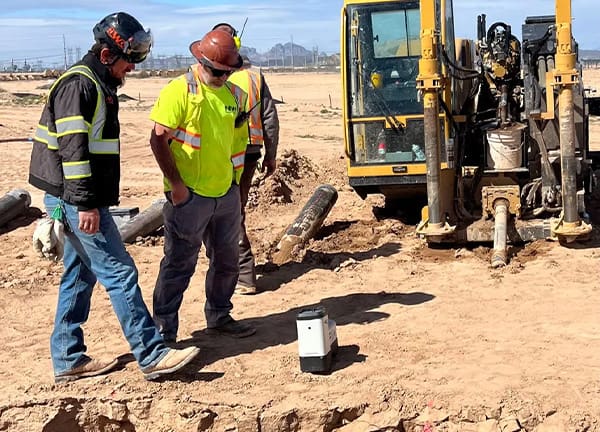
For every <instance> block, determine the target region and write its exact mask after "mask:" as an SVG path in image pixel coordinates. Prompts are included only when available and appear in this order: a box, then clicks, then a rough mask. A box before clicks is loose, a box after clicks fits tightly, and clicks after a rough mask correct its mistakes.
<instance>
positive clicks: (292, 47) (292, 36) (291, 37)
mask: <svg viewBox="0 0 600 432" xmlns="http://www.w3.org/2000/svg"><path fill="white" fill-rule="evenodd" d="M290 39H291V42H292V44H291V45H290V54H291V55H292V72H294V35H290Z"/></svg>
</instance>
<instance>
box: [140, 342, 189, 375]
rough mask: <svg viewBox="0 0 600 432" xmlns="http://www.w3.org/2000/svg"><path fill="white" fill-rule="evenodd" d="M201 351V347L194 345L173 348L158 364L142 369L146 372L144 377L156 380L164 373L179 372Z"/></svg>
mask: <svg viewBox="0 0 600 432" xmlns="http://www.w3.org/2000/svg"><path fill="white" fill-rule="evenodd" d="M199 352H200V348H198V347H194V346H192V347H187V348H184V349H174V348H171V349H170V350H169V352H168V353H167V355H165V356H164V357H163V358H162V359H161V361H159V362H158V363H157V364H156V365H154V366H152V367H150V368H147V369H145V370H143V371H142V372H143V373H144V378H146V379H147V380H154V379H156V378H158V377H161V376H163V375H168V374H170V373H173V372H177V371H178V370H179V369H181V368H182V367H184V366H185V365H187V364H188V363H189V362H191V361H192V360H193V359H194V357H196V356H197V355H198V353H199Z"/></svg>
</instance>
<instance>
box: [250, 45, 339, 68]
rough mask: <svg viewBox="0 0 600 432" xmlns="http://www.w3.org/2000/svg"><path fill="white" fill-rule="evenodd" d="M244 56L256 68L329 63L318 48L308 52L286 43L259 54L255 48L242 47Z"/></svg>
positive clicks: (324, 54) (301, 47)
mask: <svg viewBox="0 0 600 432" xmlns="http://www.w3.org/2000/svg"><path fill="white" fill-rule="evenodd" d="M240 51H241V53H242V55H247V56H248V58H249V59H250V61H251V62H252V64H253V65H256V66H292V65H293V66H308V65H315V64H323V63H328V60H327V59H328V58H329V57H330V56H328V55H327V54H326V53H325V52H319V51H318V47H314V48H313V49H312V50H307V49H306V48H304V47H303V46H302V45H298V44H292V43H291V42H286V43H284V44H281V43H278V44H275V45H274V46H273V47H272V48H271V49H270V50H268V51H267V52H264V53H259V52H258V51H256V49H255V48H252V47H242V49H241V50H240Z"/></svg>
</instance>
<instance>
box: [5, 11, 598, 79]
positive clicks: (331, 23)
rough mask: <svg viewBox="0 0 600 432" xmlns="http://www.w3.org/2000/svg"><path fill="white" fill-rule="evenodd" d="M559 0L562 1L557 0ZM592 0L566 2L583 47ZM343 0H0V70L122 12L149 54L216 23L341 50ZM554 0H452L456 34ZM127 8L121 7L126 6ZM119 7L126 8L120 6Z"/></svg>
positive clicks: (517, 19)
mask: <svg viewBox="0 0 600 432" xmlns="http://www.w3.org/2000/svg"><path fill="white" fill-rule="evenodd" d="M561 1H563V0H561ZM597 1H598V0H572V9H573V12H572V13H573V18H574V21H573V26H574V33H575V37H576V39H578V41H579V43H580V46H581V48H584V49H600V31H599V30H598V29H599V28H600V26H599V24H598V20H597V12H596V11H597V10H598V9H599V6H598V3H597ZM342 3H343V1H342V0H276V1H274V0H253V1H248V0H220V1H215V0H128V1H127V2H123V1H122V0H121V1H114V0H101V1H98V0H96V1H87V0H15V1H11V0H0V67H2V66H3V65H5V64H6V62H7V61H10V60H11V59H13V58H14V59H17V60H19V61H22V60H23V59H25V58H29V59H34V58H43V59H44V62H47V63H51V62H57V63H60V62H61V61H62V60H61V59H62V57H63V36H64V39H65V42H66V44H65V45H66V47H67V48H72V49H73V51H74V52H75V50H76V49H77V48H79V49H80V50H81V53H85V51H86V50H87V49H88V48H89V47H90V46H91V44H92V42H93V39H92V34H91V29H92V27H93V26H94V24H95V23H96V22H97V21H98V20H99V19H100V18H102V17H103V16H105V15H107V14H109V13H111V12H115V11H119V10H124V11H126V12H129V13H131V14H132V15H134V16H135V17H137V18H138V19H139V20H140V21H141V22H142V24H144V26H146V27H149V28H150V29H151V30H152V32H153V34H154V40H155V44H154V50H153V51H154V54H155V55H157V54H164V55H172V54H184V55H187V54H188V51H187V47H188V46H189V43H190V42H191V41H193V40H196V39H199V38H201V37H202V35H203V34H204V33H206V31H208V30H209V29H210V28H211V27H212V26H213V25H214V24H216V23H217V22H222V21H227V22H230V23H231V24H233V25H234V26H236V27H238V29H240V28H241V26H242V24H243V23H244V20H245V19H246V17H248V23H247V25H246V29H245V31H244V35H243V38H242V41H243V44H244V45H246V46H249V47H254V48H256V49H257V50H258V51H259V52H264V51H267V50H268V49H269V48H270V47H272V46H273V45H274V44H276V43H278V42H287V41H290V40H291V39H292V38H293V40H294V43H296V44H299V45H303V46H304V47H305V48H307V49H312V48H313V47H316V46H318V47H319V50H320V51H325V52H327V53H333V52H338V51H339V33H340V30H339V26H340V24H339V21H340V9H341V6H342ZM554 4H555V2H554V1H553V0H503V1H502V0H494V1H488V0H454V14H455V27H456V35H457V36H462V37H469V38H473V37H475V34H476V18H477V15H478V14H479V13H485V14H486V15H487V17H488V18H487V22H488V25H489V24H491V23H493V22H496V21H504V22H507V23H509V24H511V25H512V27H513V32H514V33H515V34H516V35H517V36H518V37H520V28H521V24H522V22H523V20H524V18H525V17H526V16H528V15H552V14H554ZM124 5H126V6H124ZM124 7H125V9H124Z"/></svg>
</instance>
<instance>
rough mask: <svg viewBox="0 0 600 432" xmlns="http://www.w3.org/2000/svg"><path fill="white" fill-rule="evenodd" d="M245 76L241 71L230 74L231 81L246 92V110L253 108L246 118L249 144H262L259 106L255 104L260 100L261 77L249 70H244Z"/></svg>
mask: <svg viewBox="0 0 600 432" xmlns="http://www.w3.org/2000/svg"><path fill="white" fill-rule="evenodd" d="M245 72H246V73H245V75H246V77H247V78H245V77H243V76H242V73H237V74H234V75H232V78H233V79H232V80H231V81H232V82H234V83H235V84H237V85H239V86H240V87H242V89H243V90H244V91H246V93H248V101H247V103H246V108H245V109H246V111H248V110H249V109H251V108H253V107H254V109H253V110H252V112H251V113H250V117H249V118H248V128H249V129H248V133H249V138H250V144H253V145H263V144H264V138H263V130H262V116H261V112H262V110H261V106H260V105H257V104H258V102H259V101H260V100H261V95H260V89H261V77H260V75H259V74H257V73H255V72H252V71H250V70H246V71H245Z"/></svg>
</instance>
